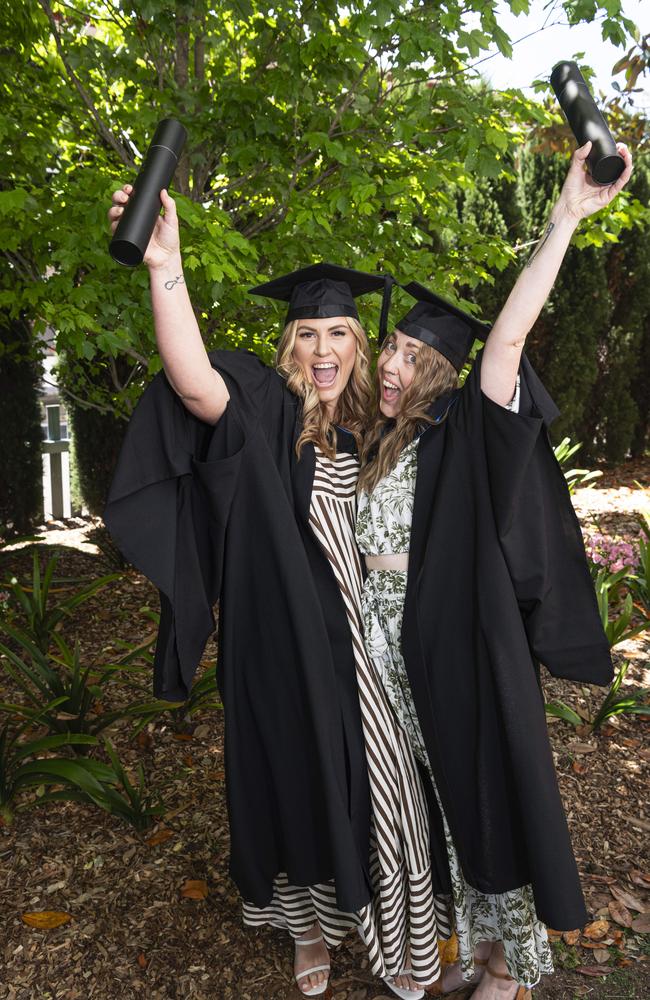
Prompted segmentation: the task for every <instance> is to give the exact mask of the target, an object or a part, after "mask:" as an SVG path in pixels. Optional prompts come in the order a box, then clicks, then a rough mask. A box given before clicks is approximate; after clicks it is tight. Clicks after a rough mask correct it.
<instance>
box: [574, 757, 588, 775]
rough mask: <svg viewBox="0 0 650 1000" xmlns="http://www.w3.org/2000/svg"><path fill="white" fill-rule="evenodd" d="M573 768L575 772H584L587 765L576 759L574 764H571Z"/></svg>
mask: <svg viewBox="0 0 650 1000" xmlns="http://www.w3.org/2000/svg"><path fill="white" fill-rule="evenodd" d="M571 770H572V771H573V773H574V774H584V773H585V771H586V770H587V765H586V764H583V763H582V762H581V761H579V760H574V762H573V764H572V765H571Z"/></svg>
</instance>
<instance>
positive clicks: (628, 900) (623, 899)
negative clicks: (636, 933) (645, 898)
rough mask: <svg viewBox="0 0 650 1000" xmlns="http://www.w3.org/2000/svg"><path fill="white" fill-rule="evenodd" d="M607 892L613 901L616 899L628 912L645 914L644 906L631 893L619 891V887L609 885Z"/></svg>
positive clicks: (624, 890)
mask: <svg viewBox="0 0 650 1000" xmlns="http://www.w3.org/2000/svg"><path fill="white" fill-rule="evenodd" d="M609 891H610V892H611V894H612V896H614V898H615V899H618V901H619V902H620V903H623V905H624V906H627V908H628V910H636V911H637V912H638V913H645V910H646V908H645V906H644V905H643V903H642V902H641V901H640V900H638V899H637V898H636V896H633V895H632V893H631V892H628V891H627V890H626V889H621V887H620V886H619V885H610V887H609Z"/></svg>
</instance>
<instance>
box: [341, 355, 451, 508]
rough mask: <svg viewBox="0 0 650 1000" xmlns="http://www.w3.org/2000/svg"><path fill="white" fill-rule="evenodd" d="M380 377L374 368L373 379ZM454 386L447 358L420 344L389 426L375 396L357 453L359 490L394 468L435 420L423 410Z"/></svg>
mask: <svg viewBox="0 0 650 1000" xmlns="http://www.w3.org/2000/svg"><path fill="white" fill-rule="evenodd" d="M380 379H381V373H380V371H379V369H378V370H377V380H378V381H379V380H380ZM457 385H458V372H457V371H456V369H455V368H454V366H453V365H452V363H451V361H448V360H447V358H446V357H445V356H444V354H441V353H440V351H436V349H435V348H434V347H430V346H429V345H428V344H425V343H422V344H421V346H420V349H419V351H418V352H417V358H416V362H415V373H414V375H413V381H412V382H411V384H410V385H409V387H408V389H404V391H403V393H402V405H401V407H400V410H399V413H398V414H397V417H396V418H395V426H394V427H391V428H390V429H388V428H387V424H388V423H389V420H391V418H389V417H385V416H384V414H383V413H382V412H381V409H380V407H379V396H377V399H376V412H375V416H374V419H373V420H372V422H371V423H370V426H369V427H368V431H367V433H366V435H365V437H364V441H363V446H362V448H361V453H360V458H361V473H360V475H359V484H358V489H359V490H365V491H366V492H367V493H372V491H373V490H374V488H375V486H376V485H377V483H378V482H379V481H380V479H383V478H384V476H387V475H388V473H389V472H390V471H391V469H394V468H395V466H396V465H397V462H398V460H399V456H400V454H401V453H402V451H403V449H404V448H406V446H407V445H408V444H410V443H411V441H412V440H413V439H414V437H415V436H416V435H417V434H418V433H419V432H420V431H421V430H422V428H423V426H424V425H426V424H433V423H435V421H434V420H433V418H432V417H430V416H429V414H428V412H427V411H428V410H429V407H430V406H431V404H432V402H433V401H434V399H437V398H438V396H442V395H444V394H445V393H447V392H450V391H451V390H452V389H455V388H456V386H457ZM379 392H381V387H380V388H379Z"/></svg>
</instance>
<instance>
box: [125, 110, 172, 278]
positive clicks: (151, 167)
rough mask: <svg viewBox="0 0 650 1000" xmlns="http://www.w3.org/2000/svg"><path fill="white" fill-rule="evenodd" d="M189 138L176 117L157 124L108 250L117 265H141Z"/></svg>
mask: <svg viewBox="0 0 650 1000" xmlns="http://www.w3.org/2000/svg"><path fill="white" fill-rule="evenodd" d="M186 139H187V131H186V130H185V129H184V128H183V126H182V125H181V123H180V122H178V121H176V119H175V118H163V120H162V121H161V122H159V123H158V126H157V128H156V131H155V132H154V136H153V139H152V140H151V145H150V146H149V149H148V150H147V155H146V156H145V158H144V160H143V161H142V166H141V167H140V170H139V172H138V176H137V177H136V179H135V183H134V185H133V191H132V192H131V197H130V198H129V200H128V202H127V205H126V208H125V209H124V212H123V213H122V216H121V218H120V221H119V222H118V224H117V227H116V229H115V232H114V233H113V238H112V240H111V242H110V245H109V248H108V249H109V251H110V254H111V257H113V259H114V260H116V261H117V262H118V264H125V265H126V266H127V267H135V266H136V264H140V263H141V261H142V258H143V257H144V254H145V251H146V249H147V247H148V246H149V240H150V239H151V234H152V233H153V230H154V226H155V225H156V219H157V218H158V216H159V215H160V206H161V201H160V192H161V191H162V189H163V188H165V189H167V188H168V187H169V185H170V183H171V180H172V177H173V176H174V172H175V170H176V167H177V165H178V160H179V157H180V155H181V152H182V149H183V146H184V145H185V140H186Z"/></svg>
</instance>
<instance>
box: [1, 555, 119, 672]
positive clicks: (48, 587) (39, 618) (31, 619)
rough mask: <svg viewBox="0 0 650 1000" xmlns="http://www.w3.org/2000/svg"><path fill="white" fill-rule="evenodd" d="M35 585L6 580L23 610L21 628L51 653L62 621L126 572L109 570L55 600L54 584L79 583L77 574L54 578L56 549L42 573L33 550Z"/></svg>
mask: <svg viewBox="0 0 650 1000" xmlns="http://www.w3.org/2000/svg"><path fill="white" fill-rule="evenodd" d="M33 557H34V558H33V569H32V585H31V587H23V586H22V585H21V584H20V583H19V582H18V581H17V580H16V579H15V577H14V578H12V579H11V580H10V581H8V582H5V583H3V584H2V587H3V588H8V589H9V590H10V591H11V593H13V595H14V597H15V599H16V601H17V602H18V604H19V605H20V607H21V608H22V611H23V619H24V620H23V623H22V626H21V631H22V632H23V634H24V635H25V636H26V637H27V638H29V639H30V640H31V642H32V643H33V644H34V645H36V646H37V647H38V649H39V650H40V651H41V652H42V653H47V651H48V649H49V646H50V643H51V641H52V635H53V633H54V631H55V630H56V629H57V627H59V626H60V625H61V623H62V622H63V621H64V620H65V619H66V618H68V617H69V616H70V614H71V612H72V610H73V609H74V608H76V607H78V606H79V605H80V604H83V602H84V601H87V600H88V599H89V598H91V597H93V596H94V595H95V594H96V593H97V591H98V590H100V589H101V588H102V587H105V586H106V585H107V584H108V583H111V582H112V581H113V580H118V579H119V578H120V577H121V576H122V575H123V574H122V573H109V574H107V575H106V576H100V577H98V578H97V579H96V580H92V581H91V582H90V583H88V584H86V585H85V586H83V587H81V588H80V589H78V590H76V591H75V592H74V593H72V594H70V595H69V596H67V597H64V598H62V599H60V600H58V601H57V602H56V603H54V604H53V603H52V601H51V595H52V594H54V593H56V592H59V589H60V588H56V589H55V587H54V586H53V584H58V585H66V586H69V585H71V584H74V583H78V582H79V581H78V580H77V579H73V578H63V577H60V578H56V579H55V578H54V570H55V567H56V562H57V560H58V558H59V554H58V553H55V554H54V555H53V556H51V557H50V558H49V559H48V562H47V565H46V567H45V572H44V573H43V575H42V576H41V569H40V565H39V559H38V552H37V551H36V550H34V553H33Z"/></svg>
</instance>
